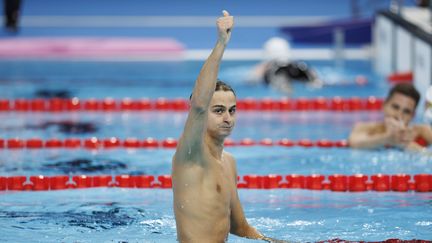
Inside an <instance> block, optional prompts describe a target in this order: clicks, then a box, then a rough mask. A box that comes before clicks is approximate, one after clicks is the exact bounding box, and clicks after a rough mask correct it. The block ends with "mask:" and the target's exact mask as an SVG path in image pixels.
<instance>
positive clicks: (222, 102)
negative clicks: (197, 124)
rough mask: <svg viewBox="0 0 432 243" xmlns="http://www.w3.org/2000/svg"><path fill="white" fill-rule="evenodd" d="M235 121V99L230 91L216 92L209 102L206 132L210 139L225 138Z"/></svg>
mask: <svg viewBox="0 0 432 243" xmlns="http://www.w3.org/2000/svg"><path fill="white" fill-rule="evenodd" d="M235 121H236V97H235V96H234V93H233V92H231V91H216V92H215V93H214V94H213V98H212V100H211V102H210V108H209V112H208V122H207V132H208V133H209V134H210V136H212V137H223V138H225V137H227V136H229V135H230V134H231V131H232V129H233V128H234V125H235Z"/></svg>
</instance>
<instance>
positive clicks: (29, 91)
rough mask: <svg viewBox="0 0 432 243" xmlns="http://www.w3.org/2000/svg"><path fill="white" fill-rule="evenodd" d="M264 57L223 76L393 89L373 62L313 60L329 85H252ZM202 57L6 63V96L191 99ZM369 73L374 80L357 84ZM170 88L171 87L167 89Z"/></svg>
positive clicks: (244, 90) (360, 91) (355, 92)
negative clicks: (278, 82)
mask: <svg viewBox="0 0 432 243" xmlns="http://www.w3.org/2000/svg"><path fill="white" fill-rule="evenodd" d="M257 63H258V61H224V62H223V63H222V65H221V72H220V75H219V78H220V79H222V80H224V81H226V82H227V83H229V84H231V85H232V86H233V87H234V88H235V90H236V92H237V96H238V97H239V98H244V97H282V96H290V97H316V96H324V97H332V96H334V95H335V94H337V95H339V96H342V97H352V96H359V97H367V96H378V97H384V96H385V95H386V90H387V88H388V84H387V82H386V81H385V80H384V77H382V76H379V75H377V74H375V73H374V72H373V67H372V64H371V63H370V62H369V61H346V63H345V67H344V68H342V69H341V68H338V67H336V65H335V63H334V62H330V61H308V64H309V65H310V66H311V67H313V68H315V69H316V70H317V72H318V73H319V74H320V77H322V79H323V80H324V81H327V82H328V83H331V84H332V85H329V86H327V87H325V88H323V89H310V88H307V87H304V86H302V85H294V90H295V92H293V93H292V94H284V93H282V92H280V91H278V90H274V89H268V88H266V87H265V86H264V85H262V84H250V83H248V82H247V81H246V79H247V76H248V74H249V73H250V72H251V70H252V68H253V67H254V66H255V65H256V64H257ZM201 65H202V61H189V62H180V61H179V62H112V61H104V62H79V61H76V62H74V61H58V60H55V61H38V62H35V61H0V96H1V97H10V98H33V97H37V96H38V92H39V93H40V91H43V90H48V91H52V92H54V91H58V92H59V91H64V92H65V93H66V95H67V96H70V97H74V96H76V97H79V98H105V97H113V98H124V97H131V98H138V97H149V98H157V97H161V96H163V97H171V98H174V97H182V98H186V97H189V95H190V92H191V90H192V87H193V84H194V81H195V79H196V77H197V75H198V73H199V70H200V68H201ZM358 75H362V76H364V77H365V78H366V79H367V80H368V83H367V84H366V85H362V86H360V85H357V84H356V83H355V78H356V77H357V76H358ZM334 83H336V84H334ZM166 87H169V88H166Z"/></svg>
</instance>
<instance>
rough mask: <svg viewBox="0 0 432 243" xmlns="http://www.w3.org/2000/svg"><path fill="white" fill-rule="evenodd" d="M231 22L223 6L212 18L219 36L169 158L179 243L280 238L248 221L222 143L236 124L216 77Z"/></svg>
mask: <svg viewBox="0 0 432 243" xmlns="http://www.w3.org/2000/svg"><path fill="white" fill-rule="evenodd" d="M233 25H234V19H233V17H232V16H230V15H229V13H228V12H227V11H223V17H220V18H218V20H217V31H218V40H217V42H216V45H215V47H214V49H213V50H212V52H211V54H210V56H209V57H208V58H207V60H206V62H205V63H204V65H203V66H202V68H201V71H200V73H199V75H198V78H197V80H196V83H195V87H194V89H193V93H192V96H191V100H190V105H191V108H190V110H189V114H188V117H187V120H186V124H185V127H184V130H183V134H182V135H181V137H180V139H179V142H178V145H177V150H176V152H175V154H174V157H173V161H172V182H173V193H174V205H173V206H174V213H175V219H176V225H177V237H178V241H179V242H182V243H183V242H187V243H193V242H197V243H206V242H209V243H213V242H225V241H226V240H227V237H228V234H229V233H232V234H235V235H238V236H240V237H246V238H250V239H260V240H264V241H267V242H285V241H279V240H275V239H272V238H269V237H265V236H264V235H263V234H261V233H260V232H259V231H258V230H256V229H255V228H254V227H252V226H250V225H249V223H248V222H247V220H246V218H245V215H244V212H243V208H242V205H241V203H240V200H239V196H238V192H237V169H236V162H235V159H234V157H233V156H232V155H231V154H229V153H227V152H225V151H224V147H223V145H224V139H225V138H226V137H227V136H228V135H230V133H231V131H232V129H233V128H234V125H235V118H236V97H235V93H234V91H233V89H232V88H231V87H230V86H228V85H227V84H225V83H223V82H221V81H217V76H218V72H219V65H220V62H221V59H222V56H223V53H224V51H225V48H226V45H227V44H228V41H229V39H230V37H231V32H232V28H233Z"/></svg>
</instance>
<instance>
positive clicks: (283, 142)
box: [0, 137, 348, 150]
mask: <svg viewBox="0 0 432 243" xmlns="http://www.w3.org/2000/svg"><path fill="white" fill-rule="evenodd" d="M177 142H178V141H177V140H176V139H174V138H166V139H163V140H160V141H159V140H156V139H154V138H145V139H137V138H126V139H124V140H122V139H119V138H115V137H111V138H105V139H99V138H96V137H91V138H86V139H79V138H66V139H56V138H53V139H47V140H43V139H41V138H30V139H20V138H9V139H2V138H0V149H56V148H57V149H58V148H65V149H90V150H96V149H120V148H124V149H151V148H176V147H177ZM225 146H227V147H228V146H244V147H247V146H283V147H293V146H300V147H305V148H310V147H320V148H334V147H336V148H345V147H348V142H347V140H334V141H333V140H328V139H319V140H316V141H313V140H310V139H300V140H291V139H287V138H284V139H280V140H277V141H273V140H272V139H270V138H264V139H261V140H259V141H256V140H253V139H250V138H244V139H241V140H239V141H234V140H232V139H225Z"/></svg>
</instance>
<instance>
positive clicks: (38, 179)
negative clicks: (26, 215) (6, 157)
mask: <svg viewBox="0 0 432 243" xmlns="http://www.w3.org/2000/svg"><path fill="white" fill-rule="evenodd" d="M93 187H121V188H172V179H171V175H159V176H156V175H115V176H111V175H96V176H87V175H75V176H68V175H56V176H44V175H34V176H9V177H5V176H0V190H2V191H5V190H9V191H23V190H33V191H46V190H61V189H79V188H93ZM237 187H238V188H245V189H307V190H330V191H334V192H365V191H376V192H388V191H395V192H408V191H415V192H431V191H432V174H416V175H408V174H396V175H385V174H375V175H371V176H367V175H363V174H355V175H341V174H334V175H328V176H325V175H320V174H313V175H297V174H291V175H285V176H283V175H278V174H269V175H244V176H243V177H240V176H238V182H237Z"/></svg>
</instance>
